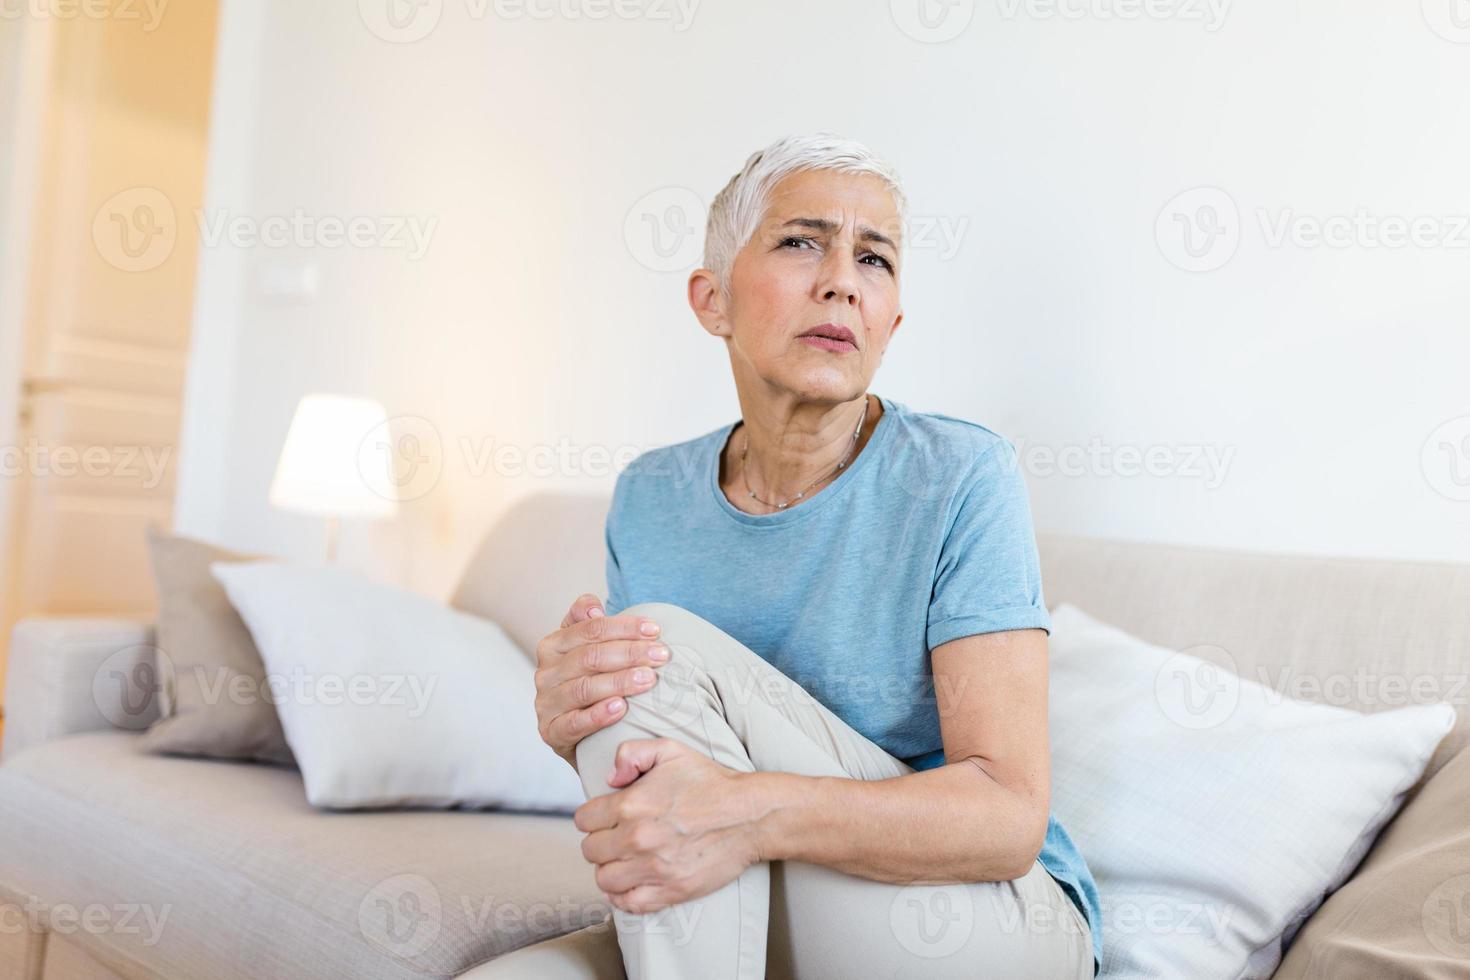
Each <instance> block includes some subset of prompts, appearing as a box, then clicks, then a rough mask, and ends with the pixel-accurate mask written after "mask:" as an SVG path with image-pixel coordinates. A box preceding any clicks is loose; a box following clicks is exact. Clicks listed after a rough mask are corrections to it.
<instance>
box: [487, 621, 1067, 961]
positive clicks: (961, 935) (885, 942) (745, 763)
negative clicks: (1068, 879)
mask: <svg viewBox="0 0 1470 980" xmlns="http://www.w3.org/2000/svg"><path fill="white" fill-rule="evenodd" d="M624 612H636V613H638V614H640V615H644V616H648V617H649V618H651V619H653V620H654V621H656V622H658V623H659V624H660V625H661V626H662V627H663V631H662V633H661V634H660V638H661V639H662V640H663V641H664V642H665V643H666V644H667V645H668V646H669V649H670V651H671V653H672V655H671V656H670V658H669V662H668V663H667V664H665V665H664V666H663V667H661V668H659V679H658V683H656V684H655V685H654V686H653V688H652V689H651V690H649V691H646V692H644V693H642V694H637V695H634V696H632V697H630V698H629V699H628V711H627V714H626V715H625V716H624V717H623V718H622V719H620V720H619V721H618V722H617V723H616V724H614V725H611V726H609V727H608V728H605V729H603V730H602V731H600V732H597V733H594V734H593V735H590V736H588V737H587V738H586V739H583V741H582V743H581V744H580V745H578V746H577V768H578V771H579V772H580V773H581V774H582V785H583V787H584V788H585V789H586V791H587V794H588V796H589V798H590V797H592V796H598V795H601V794H604V793H609V792H612V790H611V789H610V788H609V787H608V786H607V783H606V777H607V773H608V771H609V770H610V769H611V768H612V763H613V755H614V753H615V752H616V751H617V747H618V746H619V745H621V744H622V743H623V742H625V741H628V740H630V739H637V738H663V737H666V738H673V739H675V740H677V741H680V742H683V743H685V744H687V745H689V746H691V747H693V748H696V749H698V750H700V751H701V752H704V753H705V754H707V755H709V756H710V757H711V758H713V759H714V760H715V761H717V762H719V763H721V764H723V765H726V766H729V767H730V768H732V769H737V770H740V771H743V772H751V771H755V770H762V771H779V772H792V773H798V774H801V775H807V776H838V777H848V778H853V779H888V778H891V777H894V776H901V775H904V774H906V773H909V772H911V771H912V770H911V769H910V768H909V767H908V766H906V765H904V764H903V763H902V762H900V761H899V760H897V759H895V758H893V757H892V756H890V755H889V754H888V753H887V752H885V751H883V750H882V749H881V748H879V747H878V746H877V745H875V744H874V743H873V742H871V741H869V740H868V739H867V738H865V737H863V736H862V735H861V734H859V733H858V732H856V731H855V730H853V729H852V728H851V727H850V726H848V725H847V724H846V723H845V722H843V721H842V719H840V718H838V717H837V716H836V715H835V714H833V713H832V712H831V711H830V710H828V709H827V708H826V707H825V706H823V705H822V704H821V703H819V702H818V701H817V700H816V699H815V698H814V697H813V696H812V695H811V694H809V693H808V692H806V691H805V690H803V689H802V688H801V686H800V685H798V684H797V683H796V682H794V681H792V680H791V679H790V678H788V677H786V675H784V674H782V673H781V672H780V671H778V670H777V669H776V668H774V667H772V666H771V665H770V664H768V663H767V662H766V661H764V660H762V659H761V658H760V657H759V656H758V655H756V654H755V653H753V652H752V651H751V650H749V649H748V648H746V647H745V646H744V645H743V644H741V643H740V642H739V641H737V640H735V639H734V638H733V637H731V636H730V635H729V634H727V633H725V632H724V631H722V630H720V629H719V628H718V627H716V626H714V625H713V624H711V623H709V622H707V621H706V620H704V619H702V618H700V617H699V616H697V615H695V614H694V613H691V612H689V611H688V610H686V609H683V608H680V607H678V606H674V605H670V604H668V603H659V602H654V603H640V604H638V605H635V606H631V607H629V608H628V609H627V610H624ZM875 696H876V694H875ZM613 923H614V924H615V925H616V932H615V933H614V932H613V931H612V930H610V929H606V928H605V927H604V928H603V931H602V932H601V933H600V934H597V933H595V932H594V931H592V930H583V931H582V935H579V936H578V938H577V939H575V940H558V941H553V942H554V943H561V946H560V947H558V946H554V945H552V944H550V943H548V944H541V946H545V947H548V948H547V949H539V948H538V947H531V948H528V949H525V950H520V951H518V952H516V953H513V954H511V955H510V956H509V957H502V958H501V959H500V960H496V961H493V962H492V963H491V964H488V965H489V966H504V967H505V968H507V970H509V969H510V968H511V967H512V966H514V967H515V968H516V971H519V970H522V969H532V968H534V966H535V963H534V961H533V959H530V958H532V957H536V956H540V957H542V958H544V957H546V956H548V955H553V956H554V957H555V958H556V960H557V964H558V967H559V968H560V967H561V966H562V965H564V964H565V963H567V962H571V961H572V960H580V961H581V962H582V963H583V964H585V963H586V962H587V961H588V958H589V957H592V956H595V955H596V953H595V950H596V949H598V948H601V949H603V950H607V951H610V950H611V948H612V942H613V940H614V938H615V939H616V942H617V945H618V947H620V950H621V953H622V960H623V964H624V966H625V968H626V971H627V975H628V977H630V978H632V980H664V978H685V977H695V976H697V977H709V978H730V980H749V978H758V977H762V976H765V975H767V970H768V969H769V976H770V977H771V978H772V980H778V978H783V977H801V978H804V980H805V978H826V977H833V978H843V977H853V976H886V977H924V978H936V980H943V978H945V977H961V976H964V977H973V976H976V975H977V974H979V975H983V976H985V977H987V978H998V980H999V978H1010V977H1016V978H1026V980H1030V978H1034V977H1047V978H1061V980H1073V978H1078V980H1081V978H1089V977H1091V976H1092V946H1091V936H1090V934H1089V933H1088V932H1087V930H1086V928H1085V925H1084V924H1083V921H1082V917H1081V915H1080V913H1079V912H1077V910H1076V907H1075V906H1074V905H1073V904H1072V903H1071V901H1070V900H1069V899H1068V898H1067V897H1066V894H1065V893H1064V892H1063V891H1062V890H1061V888H1060V886H1058V885H1057V884H1056V882H1055V881H1053V880H1052V878H1051V876H1050V875H1048V874H1047V873H1046V871H1045V869H1043V868H1042V867H1041V865H1040V863H1039V862H1038V863H1037V864H1035V865H1034V866H1033V867H1032V870H1031V871H1030V873H1028V874H1027V875H1025V876H1024V877H1022V878H1018V879H1015V880H1014V881H999V882H979V883H973V884H959V885H921V886H900V885H889V884H885V883H882V882H876V881H871V880H868V879H864V878H859V877H855V876H852V875H848V874H844V873H843V872H840V871H835V870H833V869H830V868H824V867H820V866H817V865H811V864H805V863H802V862H793V861H786V862H775V863H774V864H765V863H763V864H758V865H754V866H752V867H750V868H748V869H746V871H745V872H744V873H743V874H742V875H741V876H740V877H739V878H737V879H736V880H735V881H732V882H730V883H729V884H728V885H726V886H725V887H723V888H721V889H719V890H717V891H715V892H713V893H711V894H710V895H707V896H705V897H703V898H700V899H696V900H694V901H691V902H685V903H682V904H680V905H675V906H670V907H669V908H666V909H661V910H659V911H658V912H654V913H650V914H647V915H629V914H627V913H624V912H621V911H617V910H614V912H613ZM596 928H597V927H593V930H595V929H596ZM482 969H483V968H482ZM489 975H491V974H488V973H487V974H486V976H489ZM494 975H495V976H518V975H521V974H520V973H519V972H504V973H495V974H494ZM525 975H526V976H529V975H531V974H530V973H526V974H525ZM579 975H584V976H588V977H591V976H594V975H595V974H593V973H585V974H576V973H568V974H567V976H569V977H571V976H579ZM477 976H479V974H477Z"/></svg>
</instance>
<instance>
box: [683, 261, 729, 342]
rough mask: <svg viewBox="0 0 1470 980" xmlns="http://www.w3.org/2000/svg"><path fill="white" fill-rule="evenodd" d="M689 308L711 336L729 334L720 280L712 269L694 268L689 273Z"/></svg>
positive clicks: (725, 335) (726, 335)
mask: <svg viewBox="0 0 1470 980" xmlns="http://www.w3.org/2000/svg"><path fill="white" fill-rule="evenodd" d="M689 308H690V309H691V310H693V311H694V315H695V316H697V317H698V318H699V322H700V324H701V325H702V326H703V327H704V329H705V330H706V331H707V332H708V333H709V334H710V335H711V336H715V337H728V336H730V327H729V324H728V322H727V321H726V319H725V304H724V297H722V296H721V295H720V280H719V277H718V276H716V275H715V273H714V272H713V271H712V270H710V269H695V270H694V271H693V272H691V273H690V274H689Z"/></svg>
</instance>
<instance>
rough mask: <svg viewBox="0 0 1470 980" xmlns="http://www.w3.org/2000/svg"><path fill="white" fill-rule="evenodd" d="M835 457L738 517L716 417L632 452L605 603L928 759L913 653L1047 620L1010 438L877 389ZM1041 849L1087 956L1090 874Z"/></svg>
mask: <svg viewBox="0 0 1470 980" xmlns="http://www.w3.org/2000/svg"><path fill="white" fill-rule="evenodd" d="M879 398H880V400H881V401H882V403H883V408H884V411H883V414H882V415H881V416H880V417H879V419H878V423H877V426H876V427H875V429H874V430H873V433H872V435H871V436H870V438H869V440H868V443H867V445H865V446H864V447H863V450H862V452H860V453H859V454H858V455H857V456H856V457H855V458H854V459H853V461H852V462H851V463H850V464H849V466H848V467H847V468H846V469H845V470H843V471H842V472H840V473H839V474H838V475H837V477H836V478H835V479H833V480H832V481H831V482H830V483H828V484H827V485H826V486H825V487H824V488H823V489H821V490H820V491H819V492H817V493H816V494H814V495H813V496H812V497H811V498H810V499H807V500H803V501H800V502H799V503H795V504H792V505H791V506H789V507H788V508H787V509H785V510H783V511H778V512H776V513H773V514H747V513H745V512H744V511H742V510H739V509H738V508H736V507H735V506H734V505H732V504H731V503H730V501H729V500H727V499H726V498H725V494H724V492H723V491H722V490H721V489H720V486H719V459H720V454H721V451H722V450H723V448H724V446H725V445H726V443H727V441H728V440H729V437H730V433H731V431H732V430H733V429H734V427H735V423H734V422H731V423H729V424H727V425H723V426H721V427H720V428H718V429H716V430H715V431H713V432H710V433H708V434H706V435H702V436H699V437H698V438H695V439H690V440H688V441H686V442H681V443H677V444H675V445H672V446H665V447H662V448H659V449H653V450H649V451H648V452H645V453H643V454H642V455H640V456H639V457H638V458H637V459H635V460H634V461H633V462H632V463H631V464H629V465H628V467H627V468H626V469H624V470H623V472H622V473H621V474H619V476H618V480H617V485H616V487H615V489H614V491H613V501H612V508H611V510H610V511H609V513H608V517H607V528H606V543H607V584H608V601H607V604H606V612H607V614H608V615H614V614H616V613H619V612H621V611H622V610H624V609H626V608H627V607H628V606H630V605H634V604H636V603H639V602H669V603H673V604H674V605H678V606H682V607H684V608H685V609H688V610H689V611H691V612H694V613H696V614H698V615H699V616H701V617H703V618H704V619H706V620H708V621H709V622H711V623H713V624H714V625H716V626H718V627H719V628H720V629H722V630H724V631H725V632H726V633H729V634H730V635H731V636H733V637H735V638H736V639H738V640H740V641H741V642H742V643H744V644H745V645H746V646H748V647H749V648H750V649H751V650H753V651H754V652H755V653H757V654H759V655H760V656H761V657H762V658H764V659H765V660H766V661H767V662H769V663H771V664H772V665H774V666H775V667H777V668H778V669H779V670H780V671H781V672H782V673H784V674H785V675H786V676H788V677H790V678H791V679H792V680H794V681H796V682H797V683H799V684H800V685H801V686H802V687H804V688H805V689H806V690H807V691H809V692H810V693H811V694H812V695H813V696H815V697H816V698H817V699H818V700H819V701H821V702H822V703H823V704H825V705H826V706H827V707H828V708H829V709H831V710H832V712H833V713H834V714H836V715H837V716H838V717H839V718H841V719H842V720H843V721H845V722H846V723H847V724H849V725H851V726H852V727H853V728H854V729H856V730H857V731H858V732H861V733H862V734H863V735H865V736H867V738H869V739H870V740H872V741H873V742H875V743H877V744H878V745H879V746H881V747H882V748H883V749H884V750H886V751H887V752H888V753H889V754H890V755H893V756H895V757H896V758H899V759H902V760H903V761H904V762H906V763H907V764H908V765H910V766H912V767H913V768H914V769H916V770H922V769H931V768H934V767H936V766H941V765H943V764H944V747H943V742H942V740H941V738H940V733H939V713H938V709H937V705H936V702H935V697H934V678H933V674H932V672H931V669H930V663H929V652H930V651H931V650H933V649H935V648H936V647H938V646H940V645H941V644H943V643H946V642H948V641H950V640H953V639H957V638H959V637H962V636H969V635H972V634H975V633H991V632H996V631H998V630H1015V629H1027V628H1040V629H1044V630H1046V631H1047V632H1048V633H1050V631H1051V619H1050V617H1049V616H1048V615H1047V611H1046V605H1045V602H1044V600H1043V598H1042V591H1041V571H1040V564H1039V562H1038V559H1037V554H1036V540H1035V535H1034V533H1033V531H1032V526H1031V509H1030V504H1029V503H1028V501H1027V497H1026V485H1025V482H1024V480H1023V478H1022V476H1021V472H1020V468H1019V466H1018V463H1017V457H1016V451H1015V447H1014V446H1012V445H1011V443H1010V442H1008V441H1007V440H1005V439H1003V438H1002V437H1001V436H999V435H997V434H996V433H994V432H992V431H991V430H989V429H987V428H985V427H984V426H981V425H977V424H976V423H974V422H967V421H965V420H963V419H958V418H954V417H952V416H948V415H941V414H938V413H934V412H915V411H913V410H911V409H910V408H909V407H908V406H907V405H904V404H903V403H901V402H896V401H892V400H890V399H887V398H883V397H882V396H879ZM1040 860H1041V863H1042V865H1043V866H1044V867H1045V868H1046V870H1047V871H1048V872H1049V873H1050V874H1051V876H1052V877H1053V878H1055V879H1056V880H1057V881H1058V883H1060V885H1061V886H1062V889H1063V890H1064V891H1065V892H1066V893H1067V894H1068V896H1069V897H1070V898H1071V899H1072V901H1073V902H1075V903H1076V904H1077V905H1078V907H1079V908H1080V909H1081V910H1082V913H1083V915H1084V916H1085V917H1086V919H1087V921H1088V924H1089V927H1090V930H1091V933H1092V949H1093V956H1094V962H1093V968H1094V971H1096V970H1097V968H1098V966H1099V964H1100V963H1101V960H1102V923H1101V918H1100V916H1099V914H1098V895H1097V886H1096V884H1095V883H1094V882H1093V880H1092V874H1091V872H1090V871H1088V868H1087V863H1086V862H1085V861H1084V860H1083V858H1082V855H1081V853H1080V852H1079V851H1078V850H1077V848H1076V846H1075V845H1074V844H1073V842H1072V839H1071V838H1070V837H1069V836H1068V835H1067V832H1066V830H1064V829H1063V828H1062V825H1061V824H1060V823H1058V822H1057V820H1056V818H1055V817H1051V818H1050V820H1049V822H1048V825H1047V830H1046V841H1045V843H1044V844H1043V846H1042V849H1041V855H1040Z"/></svg>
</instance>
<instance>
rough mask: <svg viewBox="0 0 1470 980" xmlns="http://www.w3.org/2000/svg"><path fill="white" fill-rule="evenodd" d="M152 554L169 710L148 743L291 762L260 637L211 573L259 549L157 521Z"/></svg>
mask: <svg viewBox="0 0 1470 980" xmlns="http://www.w3.org/2000/svg"><path fill="white" fill-rule="evenodd" d="M148 553H149V557H150V559H151V561H152V563H153V576H154V579H155V580H156V582H157V585H158V618H157V623H156V626H155V631H154V635H155V639H154V643H155V645H156V647H157V649H158V650H159V651H160V653H161V654H162V655H161V656H160V657H159V673H160V675H161V677H162V679H163V685H164V687H163V694H164V697H163V713H164V717H162V718H161V719H159V720H158V721H157V722H155V723H154V724H153V725H152V726H151V727H150V728H149V729H148V730H147V731H146V732H144V733H143V748H144V749H145V750H146V751H149V752H159V753H167V754H170V755H193V756H208V757H211V758H216V759H254V760H258V761H261V762H274V763H280V764H283V765H294V764H295V758H294V756H293V755H292V753H291V749H290V748H289V747H288V746H287V745H286V737H285V735H284V734H283V733H282V731H281V722H280V719H278V718H277V717H276V708H275V704H274V703H273V702H272V700H271V698H270V694H271V692H270V690H269V689H268V688H267V687H266V685H265V666H264V664H262V663H261V660H260V654H259V653H258V652H257V651H256V649H255V641H254V640H252V639H251V637H250V631H249V630H248V629H246V627H245V623H244V621H243V620H241V619H240V615H239V613H237V612H235V607H234V606H232V605H230V599H229V596H227V595H226V594H225V590H224V589H223V588H222V587H221V586H220V584H219V582H218V581H217V580H216V579H215V578H214V576H213V575H211V574H210V573H209V563H210V562H212V561H250V560H252V559H254V558H256V557H257V556H254V555H242V554H237V553H235V552H231V551H226V550H225V549H223V548H217V547H215V546H214V545H210V544H206V543H204V542H203V541H194V540H192V539H190V538H182V537H177V536H174V535H169V534H164V533H162V532H161V531H159V530H157V529H156V528H153V527H150V528H149V529H148Z"/></svg>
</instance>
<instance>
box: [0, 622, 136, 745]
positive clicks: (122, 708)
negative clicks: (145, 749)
mask: <svg viewBox="0 0 1470 980" xmlns="http://www.w3.org/2000/svg"><path fill="white" fill-rule="evenodd" d="M152 644H153V625H152V624H151V623H146V622H141V621H138V620H130V619H87V618H72V617H67V618H54V619H53V618H45V619H41V618H37V619H23V620H21V621H20V622H19V623H17V624H16V626H15V631H14V632H13V633H12V634H11V643H10V656H9V665H8V667H7V678H6V684H5V736H4V743H3V744H0V761H3V760H4V759H8V758H10V757H11V756H12V755H14V754H15V753H16V752H19V751H20V750H21V749H24V748H25V747H26V746H28V745H34V744H36V743H38V742H45V741H48V740H50V739H53V738H60V737H61V736H63V735H70V734H73V733H75V732H90V731H97V730H99V729H107V728H122V729H131V730H134V731H141V730H143V729H145V728H147V727H148V726H149V725H151V724H152V723H153V722H154V721H156V720H157V719H158V716H159V710H160V708H161V707H162V705H161V703H160V702H161V700H162V699H161V698H160V697H159V693H160V692H161V691H162V690H163V685H162V684H160V683H159V682H158V680H157V679H156V671H157V664H156V658H155V655H154V648H153V645H152Z"/></svg>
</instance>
